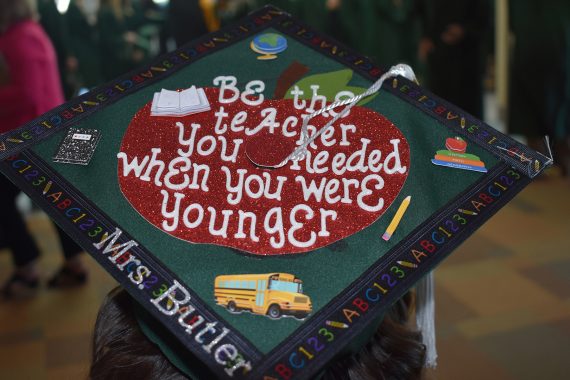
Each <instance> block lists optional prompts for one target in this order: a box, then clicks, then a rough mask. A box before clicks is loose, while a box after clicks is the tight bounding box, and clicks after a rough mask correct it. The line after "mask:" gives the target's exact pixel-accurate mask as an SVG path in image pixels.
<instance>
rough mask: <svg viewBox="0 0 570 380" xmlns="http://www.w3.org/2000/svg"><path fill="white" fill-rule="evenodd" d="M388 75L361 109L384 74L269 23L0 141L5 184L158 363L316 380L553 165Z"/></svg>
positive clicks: (192, 47) (226, 35)
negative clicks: (94, 267)
mask: <svg viewBox="0 0 570 380" xmlns="http://www.w3.org/2000/svg"><path fill="white" fill-rule="evenodd" d="M395 70H396V71H394V72H391V73H390V72H388V73H389V74H390V75H387V76H385V77H384V79H386V80H385V81H384V82H383V86H382V88H381V89H380V91H377V92H376V91H373V94H371V95H368V96H362V97H361V98H359V99H358V100H357V101H354V99H353V98H354V97H358V96H359V95H362V94H365V92H366V91H367V90H368V89H369V88H370V86H371V85H373V84H374V83H377V81H378V79H379V78H381V77H382V76H383V75H384V74H386V71H384V70H382V69H381V68H379V67H377V66H376V65H374V64H373V63H372V62H370V60H369V59H367V58H366V57H363V56H361V55H359V54H358V53H356V52H354V51H352V50H350V49H349V48H347V47H345V46H343V45H341V44H339V43H337V42H335V41H334V40H332V39H330V38H328V37H327V36H324V35H321V34H319V33H317V32H316V31H314V30H312V29H311V28H310V27H309V26H307V25H304V24H302V23H301V22H299V21H297V20H296V19H294V18H292V17H290V16H289V15H288V14H286V13H283V12H281V11H279V10H278V9H276V8H273V7H266V8H263V9H261V10H259V11H257V12H254V13H252V14H250V15H249V16H248V17H247V18H246V19H244V20H242V21H240V22H239V23H237V24H235V25H232V26H229V27H227V28H225V29H222V30H220V31H218V32H215V33H212V34H209V35H207V36H205V37H203V38H201V39H199V40H196V41H194V42H192V43H190V44H188V45H186V46H184V47H182V48H180V49H179V50H177V51H175V52H173V53H170V54H168V55H166V56H164V57H161V58H160V59H157V60H156V61H155V62H153V63H152V64H151V65H149V66H146V67H143V68H141V69H138V70H135V71H133V72H131V73H129V74H126V75H124V76H122V77H120V78H118V79H116V80H114V81H112V82H110V83H107V84H106V85H104V86H101V87H98V88H96V89H94V90H93V91H90V92H89V93H86V94H84V95H82V96H80V97H78V98H76V99H73V100H71V101H70V102H68V103H66V104H64V105H62V106H60V107H58V108H57V109H54V110H52V111H51V112H48V113H47V114H45V115H43V116H41V117H40V118H38V119H36V120H34V121H32V122H30V123H28V124H26V125H24V126H23V127H21V128H20V129H18V130H15V131H12V132H8V133H6V134H3V135H2V136H1V137H0V159H1V160H2V161H1V164H0V170H1V171H2V172H3V173H4V174H5V175H7V176H8V177H9V178H10V179H11V180H12V181H13V182H14V183H16V184H17V185H18V186H19V187H20V188H22V189H23V190H24V191H26V193H28V194H29V195H30V196H31V197H32V198H33V199H34V200H35V201H36V202H37V203H38V204H39V205H40V206H41V207H42V208H43V209H44V210H45V211H46V212H47V213H48V214H49V215H50V216H51V217H52V218H53V219H54V220H56V221H57V222H58V224H59V225H60V226H61V227H62V228H64V229H65V230H66V231H67V232H68V233H69V234H70V235H71V236H72V237H73V238H74V239H75V240H76V241H77V242H78V243H79V244H80V245H81V246H82V247H83V248H84V249H86V251H88V252H89V253H90V254H91V255H92V256H93V257H94V258H95V259H96V260H97V261H98V262H99V263H100V264H101V265H102V266H103V267H105V268H106V269H107V270H108V271H109V273H110V274H111V275H112V276H113V277H115V278H116V279H117V280H118V281H119V283H120V284H121V285H122V286H123V287H124V288H125V289H126V290H127V291H128V292H129V293H130V295H131V296H132V297H133V298H134V299H136V301H137V303H138V305H140V307H141V311H140V312H139V315H140V319H141V325H142V326H143V329H144V331H146V333H147V335H148V336H149V337H150V338H151V339H152V340H153V341H157V342H158V343H159V345H160V346H161V347H162V348H163V351H164V352H165V353H166V352H168V351H169V347H171V344H170V343H167V342H166V339H171V338H172V337H175V339H177V342H176V343H173V344H175V345H177V347H178V348H177V349H176V350H177V353H180V351H181V350H185V353H188V354H189V355H191V356H192V357H194V358H196V359H197V360H198V361H200V362H202V363H203V365H204V367H205V368H207V370H206V371H209V373H211V374H212V376H216V377H219V378H235V379H258V378H276V379H289V378H309V377H312V376H314V375H316V374H318V373H319V372H320V371H321V370H322V368H324V367H326V366H327V365H328V363H330V361H331V360H333V359H334V358H335V357H336V356H337V355H339V353H341V352H343V351H344V350H346V348H347V347H350V346H351V343H354V342H355V340H358V339H360V340H362V339H363V337H364V339H366V337H367V336H369V335H370V334H371V331H373V330H374V327H375V326H376V325H377V324H378V321H379V320H380V319H381V318H382V315H383V313H384V312H385V311H386V310H387V309H388V308H389V307H390V305H391V304H392V303H394V301H396V300H397V299H398V298H400V297H401V296H403V295H404V294H405V293H406V292H407V291H408V290H409V289H410V288H411V287H413V286H414V285H415V284H416V283H417V282H418V281H419V280H420V279H421V278H422V277H424V276H425V275H426V274H427V273H429V272H430V271H431V270H432V269H433V268H434V267H435V266H436V265H437V264H438V263H440V262H441V261H442V260H443V259H444V258H445V257H446V256H447V255H449V254H450V253H451V252H452V251H453V250H454V249H455V248H456V247H457V246H458V245H459V244H460V243H461V242H462V241H464V240H465V239H466V238H467V237H468V236H469V235H471V234H472V233H473V232H474V231H475V230H476V229H477V228H478V227H479V226H481V225H482V224H483V223H484V222H485V221H486V220H487V219H489V217H490V216H492V215H493V214H494V213H495V212H497V211H498V210H499V209H500V208H501V207H502V206H504V205H505V204H506V203H507V202H508V201H509V200H510V199H512V197H514V196H515V195H516V194H517V193H518V192H519V191H520V190H521V189H522V188H524V187H525V186H526V185H527V184H529V183H530V182H531V180H532V178H534V177H535V176H537V175H538V174H540V173H541V172H542V171H543V170H544V169H545V168H546V167H547V166H548V165H550V164H551V160H550V159H548V158H547V157H545V156H543V155H541V154H539V153H537V152H535V151H533V150H530V149H529V148H527V147H526V146H523V145H521V144H519V143H517V142H515V141H514V140H512V139H511V138H509V137H507V136H505V135H503V134H501V133H499V132H498V131H496V130H494V129H493V128H491V127H489V126H488V125H486V124H484V123H483V122H481V121H479V120H477V119H476V118H474V117H473V116H471V115H469V114H468V113H466V112H464V111H462V110H461V109H459V108H457V107H456V106H454V105H452V104H450V103H449V102H447V101H445V100H443V99H440V98H438V97H437V96H435V95H434V94H432V93H430V92H429V91H427V90H426V89H424V88H422V87H420V86H419V85H418V84H416V83H415V82H414V81H413V80H410V79H413V78H412V77H411V76H410V72H409V71H407V70H406V69H405V68H404V67H403V66H402V67H399V68H395ZM398 70H399V71H398ZM347 99H349V100H350V101H349V102H347V104H350V106H349V107H351V108H350V109H348V110H347V112H344V113H343V111H342V110H343V107H344V106H340V107H337V108H332V109H326V111H324V112H319V111H322V109H323V108H324V107H326V106H327V105H330V104H332V103H334V102H337V101H341V102H342V101H343V100H347ZM308 115H310V116H311V117H310V118H307V117H306V116H308ZM335 117H336V119H335V121H334V122H333V123H332V125H331V126H330V127H328V128H324V127H323V126H325V125H326V124H327V123H328V122H330V121H331V120H333V119H334V118H335ZM304 122H305V125H303V123H304ZM303 127H305V128H303ZM319 131H320V133H321V134H320V135H319V136H318V137H316V138H315V139H314V141H312V142H310V141H308V140H307V139H308V138H310V137H311V136H314V135H315V134H316V133H317V132H319ZM309 142H310V144H309ZM290 153H295V154H294V155H293V156H292V157H289V154H290ZM61 157H64V159H58V158H61ZM77 164H80V165H77ZM163 330H164V331H168V333H164V332H162V331H163ZM165 334H170V335H171V337H169V338H166V337H164V335H165ZM172 360H173V361H174V362H176V361H177V359H172ZM181 366H183V364H181ZM191 370H192V369H191V368H190V369H189V371H191Z"/></svg>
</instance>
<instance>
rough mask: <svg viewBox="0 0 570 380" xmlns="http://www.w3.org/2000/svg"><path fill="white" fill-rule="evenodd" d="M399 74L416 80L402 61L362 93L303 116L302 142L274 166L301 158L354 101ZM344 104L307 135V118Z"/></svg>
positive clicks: (377, 88)
mask: <svg viewBox="0 0 570 380" xmlns="http://www.w3.org/2000/svg"><path fill="white" fill-rule="evenodd" d="M399 75H400V76H402V77H404V78H406V79H409V80H411V81H414V82H417V79H416V75H415V74H414V70H412V68H411V67H410V66H408V65H406V64H403V63H400V64H398V65H395V66H392V67H391V68H390V70H388V71H387V72H385V73H384V74H383V75H382V76H381V77H380V79H378V80H377V81H376V82H374V84H372V86H370V87H369V88H368V89H367V90H366V91H365V92H363V93H362V94H360V95H357V96H355V97H353V98H350V99H345V100H340V101H338V102H335V103H333V104H330V105H328V106H326V107H324V108H322V109H320V110H318V111H315V112H313V113H312V114H310V115H308V116H305V117H304V118H303V126H302V129H301V133H302V136H303V143H302V144H301V145H300V146H299V147H297V148H296V149H295V150H294V151H293V152H292V153H291V154H290V155H289V156H287V158H285V159H284V160H283V161H282V162H281V163H280V164H278V165H277V166H275V168H280V167H282V166H284V165H285V164H286V163H287V162H289V160H295V161H296V160H299V159H302V158H303V157H304V156H305V154H306V152H307V147H308V146H309V145H310V144H311V143H312V142H313V141H315V139H316V138H317V137H319V136H320V135H321V134H323V133H324V132H325V131H326V130H327V129H328V128H329V127H330V126H331V125H333V123H334V122H336V121H337V120H338V119H340V118H341V117H343V116H344V115H346V114H347V113H348V111H349V110H350V109H351V108H352V107H353V106H354V105H356V103H358V102H359V101H360V100H361V99H363V98H365V97H367V96H370V95H372V94H374V93H376V92H378V91H379V90H380V88H381V87H382V84H383V83H384V81H385V80H386V79H389V78H393V77H397V76H399ZM344 105H346V107H345V108H344V109H343V110H342V111H341V112H339V113H338V114H337V115H336V116H335V117H333V118H332V119H331V120H329V121H328V122H327V123H326V124H325V125H324V126H323V127H322V128H321V129H319V131H318V132H317V133H315V134H313V135H312V136H311V137H309V134H308V131H307V126H308V124H309V120H311V119H312V118H313V117H315V116H318V115H320V114H322V113H324V112H328V111H330V110H332V109H335V108H337V107H341V106H344Z"/></svg>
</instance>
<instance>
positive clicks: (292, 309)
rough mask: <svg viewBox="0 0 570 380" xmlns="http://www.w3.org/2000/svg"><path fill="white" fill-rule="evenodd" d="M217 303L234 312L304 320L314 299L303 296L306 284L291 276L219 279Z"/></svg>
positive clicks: (274, 275) (216, 291)
mask: <svg viewBox="0 0 570 380" xmlns="http://www.w3.org/2000/svg"><path fill="white" fill-rule="evenodd" d="M214 296H215V298H216V303H217V304H218V305H220V306H223V307H225V308H226V309H227V310H228V311H229V312H231V313H240V312H242V311H250V312H251V313H253V314H259V315H267V316H269V317H270V318H273V319H278V318H281V317H283V316H293V317H295V318H297V319H304V318H305V317H307V316H308V315H309V314H310V313H311V311H312V304H311V299H310V298H309V296H307V295H305V294H303V282H302V281H301V280H300V279H298V278H297V277H295V276H294V275H292V274H288V273H266V274H236V275H221V276H217V277H216V279H215V281H214Z"/></svg>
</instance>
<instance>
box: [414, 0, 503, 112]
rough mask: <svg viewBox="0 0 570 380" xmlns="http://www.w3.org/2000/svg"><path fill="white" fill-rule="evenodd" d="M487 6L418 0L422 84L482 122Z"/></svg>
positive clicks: (469, 0) (474, 0) (482, 0)
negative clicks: (424, 69) (422, 65)
mask: <svg viewBox="0 0 570 380" xmlns="http://www.w3.org/2000/svg"><path fill="white" fill-rule="evenodd" d="M489 5H490V4H488V0H418V6H419V10H420V15H421V20H422V37H421V40H420V43H419V48H418V57H419V59H420V62H422V63H424V64H425V65H426V78H425V82H424V83H423V84H424V85H425V86H426V87H427V88H428V89H430V90H431V91H433V92H434V93H435V94H436V95H438V96H440V97H442V98H444V99H446V100H449V101H450V102H452V103H454V104H456V105H458V106H459V107H461V108H463V109H464V110H465V111H467V112H469V113H471V114H472V115H474V116H476V117H478V118H483V75H484V72H485V60H486V47H485V41H486V35H485V33H486V32H487V31H488V29H489V26H490V25H491V22H492V18H491V13H490V8H489Z"/></svg>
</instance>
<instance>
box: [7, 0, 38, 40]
mask: <svg viewBox="0 0 570 380" xmlns="http://www.w3.org/2000/svg"><path fill="white" fill-rule="evenodd" d="M36 9H37V5H36V1H35V0H0V34H3V33H4V32H5V31H6V30H7V29H8V28H9V27H10V26H11V25H12V24H15V23H17V22H20V21H24V20H29V19H33V18H34V17H36Z"/></svg>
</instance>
